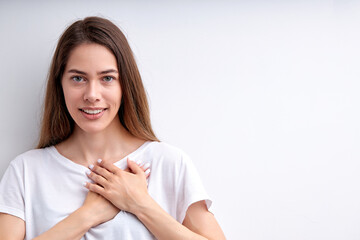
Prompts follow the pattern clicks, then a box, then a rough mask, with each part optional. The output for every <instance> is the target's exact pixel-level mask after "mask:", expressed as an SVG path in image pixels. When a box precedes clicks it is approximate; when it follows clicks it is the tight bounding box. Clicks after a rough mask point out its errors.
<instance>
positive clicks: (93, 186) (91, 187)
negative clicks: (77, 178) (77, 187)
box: [84, 182, 105, 195]
mask: <svg viewBox="0 0 360 240" xmlns="http://www.w3.org/2000/svg"><path fill="white" fill-rule="evenodd" d="M84 187H86V188H87V189H89V190H90V191H92V192H95V193H98V194H100V195H103V194H104V192H105V189H104V188H102V187H101V186H99V185H97V184H93V183H89V182H85V183H84Z"/></svg>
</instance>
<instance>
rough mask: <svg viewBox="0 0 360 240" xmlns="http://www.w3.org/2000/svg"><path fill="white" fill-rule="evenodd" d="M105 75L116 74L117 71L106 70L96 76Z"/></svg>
mask: <svg viewBox="0 0 360 240" xmlns="http://www.w3.org/2000/svg"><path fill="white" fill-rule="evenodd" d="M107 73H118V71H116V70H115V69H108V70H105V71H101V72H98V75H101V74H107Z"/></svg>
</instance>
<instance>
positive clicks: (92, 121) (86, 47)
mask: <svg viewBox="0 0 360 240" xmlns="http://www.w3.org/2000/svg"><path fill="white" fill-rule="evenodd" d="M61 84H62V87H63V91H64V97H65V103H66V107H67V109H68V111H69V113H70V115H71V117H72V118H73V120H74V121H75V123H76V125H77V126H78V127H79V128H81V129H82V130H83V131H85V132H88V133H96V132H100V131H102V130H105V129H106V128H108V127H109V126H111V125H113V124H114V123H115V122H116V121H119V118H118V115H117V113H118V111H119V108H120V102H121V87H120V82H119V70H118V68H117V62H116V58H115V56H114V55H113V53H112V52H111V51H110V50H109V49H107V48H106V47H104V46H102V45H99V44H94V43H91V44H82V45H79V46H77V47H76V48H75V49H73V50H72V51H71V53H70V57H69V59H68V62H67V64H66V67H65V70H64V74H63V77H62V79H61Z"/></svg>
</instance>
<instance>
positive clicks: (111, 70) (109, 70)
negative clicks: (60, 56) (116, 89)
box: [68, 69, 118, 75]
mask: <svg viewBox="0 0 360 240" xmlns="http://www.w3.org/2000/svg"><path fill="white" fill-rule="evenodd" d="M68 73H77V74H82V75H86V72H83V71H80V70H77V69H70V70H69V71H68ZM107 73H118V71H117V70H115V69H108V70H104V71H101V72H98V73H97V74H98V75H102V74H107Z"/></svg>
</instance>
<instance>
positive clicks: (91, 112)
mask: <svg viewBox="0 0 360 240" xmlns="http://www.w3.org/2000/svg"><path fill="white" fill-rule="evenodd" d="M81 110H82V111H83V112H86V113H87V114H98V113H101V112H102V111H104V109H99V110H87V109H81Z"/></svg>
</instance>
